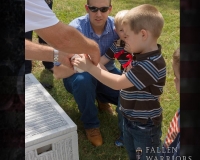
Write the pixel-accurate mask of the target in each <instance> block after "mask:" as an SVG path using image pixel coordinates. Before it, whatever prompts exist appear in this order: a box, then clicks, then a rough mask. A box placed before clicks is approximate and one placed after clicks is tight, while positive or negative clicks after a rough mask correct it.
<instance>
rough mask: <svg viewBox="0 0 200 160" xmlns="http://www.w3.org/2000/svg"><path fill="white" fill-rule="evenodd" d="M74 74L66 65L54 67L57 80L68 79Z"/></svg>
mask: <svg viewBox="0 0 200 160" xmlns="http://www.w3.org/2000/svg"><path fill="white" fill-rule="evenodd" d="M73 74H74V69H73V68H69V67H66V66H64V65H62V64H61V65H60V66H54V67H53V76H54V77H55V78H56V79H62V78H68V77H70V76H71V75H73Z"/></svg>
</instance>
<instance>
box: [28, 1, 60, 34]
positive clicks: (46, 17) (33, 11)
mask: <svg viewBox="0 0 200 160" xmlns="http://www.w3.org/2000/svg"><path fill="white" fill-rule="evenodd" d="M58 22H59V20H58V18H57V17H56V15H55V13H53V11H52V10H51V9H50V8H49V6H48V5H47V4H46V2H45V1H44V0H25V32H28V31H32V30H36V29H41V28H46V27H50V26H53V25H55V24H57V23H58Z"/></svg>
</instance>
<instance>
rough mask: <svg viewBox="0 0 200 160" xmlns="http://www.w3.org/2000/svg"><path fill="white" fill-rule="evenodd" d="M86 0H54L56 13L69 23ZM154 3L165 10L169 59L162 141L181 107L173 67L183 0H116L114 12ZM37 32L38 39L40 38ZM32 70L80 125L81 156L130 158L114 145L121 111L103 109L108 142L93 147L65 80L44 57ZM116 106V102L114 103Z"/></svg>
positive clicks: (164, 38)
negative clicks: (44, 62)
mask: <svg viewBox="0 0 200 160" xmlns="http://www.w3.org/2000/svg"><path fill="white" fill-rule="evenodd" d="M85 3H86V0H62V1H61V0H54V3H53V11H54V12H55V13H56V15H57V17H58V18H59V19H60V21H62V22H64V23H66V24H68V23H69V22H70V21H71V20H73V19H74V18H76V17H78V16H82V15H84V14H85V13H86V12H85V8H84V5H85ZM145 3H148V4H152V5H154V6H156V7H157V8H158V10H159V11H160V12H161V13H162V15H163V17H164V20H165V25H164V29H163V32H162V35H161V37H160V38H159V41H158V42H159V43H160V44H161V45H162V54H163V56H164V58H165V60H166V63H167V79H166V86H165V87H164V93H163V95H162V96H161V105H162V107H163V123H162V132H163V135H162V141H163V140H164V138H165V136H166V132H167V128H168V127H169V122H170V121H171V119H172V117H173V116H174V113H175V111H176V110H177V109H178V107H179V95H178V94H177V92H176V90H175V86H174V82H173V78H174V73H173V70H172V61H171V60H172V54H173V52H174V50H175V49H176V48H177V47H179V37H180V33H179V31H180V28H179V26H180V14H179V11H180V10H179V3H180V2H179V1H177V0H134V1H132V0H112V5H113V10H112V12H111V16H114V15H115V14H116V13H117V12H118V11H120V10H124V9H131V8H132V7H135V6H137V5H140V4H145ZM36 38H37V36H36V35H35V34H34V41H37V39H36ZM32 73H33V74H34V75H35V77H36V78H37V79H38V80H39V81H40V82H47V83H49V84H52V85H53V86H54V87H53V89H51V90H48V92H49V93H50V94H51V95H52V97H53V98H54V99H55V100H56V101H57V102H58V104H59V105H60V106H61V107H62V108H63V109H64V110H65V112H66V113H67V114H68V115H69V116H70V117H71V119H72V120H73V121H74V122H75V123H76V124H77V126H78V143H79V157H80V160H126V159H128V158H127V153H126V151H125V149H124V148H117V147H115V145H114V141H115V139H116V138H117V137H118V134H119V132H118V126H117V114H115V115H113V116H110V115H108V114H106V113H99V114H98V117H99V119H100V122H101V126H100V127H101V128H100V129H101V133H102V136H103V140H104V144H103V145H102V146H100V147H97V148H95V147H93V146H92V145H91V144H90V143H89V141H88V140H87V138H86V135H85V131H84V128H83V124H82V123H81V121H80V116H81V114H80V112H79V110H78V107H77V104H76V102H75V101H74V98H73V96H72V95H71V94H70V93H68V92H67V91H66V90H65V88H64V86H63V82H62V80H56V79H54V77H53V75H52V74H51V73H50V72H48V71H46V70H44V67H43V65H42V63H41V62H40V61H34V62H33V70H32ZM112 107H113V109H115V108H116V106H114V105H113V106H112Z"/></svg>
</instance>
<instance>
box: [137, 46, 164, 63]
mask: <svg viewBox="0 0 200 160" xmlns="http://www.w3.org/2000/svg"><path fill="white" fill-rule="evenodd" d="M157 46H158V49H157V50H155V51H151V52H147V53H143V54H140V53H134V56H135V59H136V60H137V61H141V60H145V59H147V58H148V57H151V56H156V55H160V54H161V48H162V47H161V45H160V44H157Z"/></svg>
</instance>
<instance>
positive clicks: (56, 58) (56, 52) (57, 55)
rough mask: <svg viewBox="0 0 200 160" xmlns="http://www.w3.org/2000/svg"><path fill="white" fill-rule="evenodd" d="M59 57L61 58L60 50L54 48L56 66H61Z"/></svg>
mask: <svg viewBox="0 0 200 160" xmlns="http://www.w3.org/2000/svg"><path fill="white" fill-rule="evenodd" d="M58 59H59V51H58V50H56V49H54V50H53V63H54V65H55V66H60V64H61V63H60V62H58Z"/></svg>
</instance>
